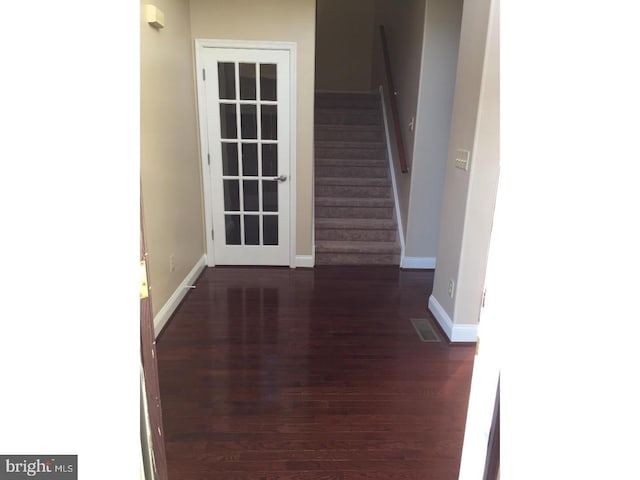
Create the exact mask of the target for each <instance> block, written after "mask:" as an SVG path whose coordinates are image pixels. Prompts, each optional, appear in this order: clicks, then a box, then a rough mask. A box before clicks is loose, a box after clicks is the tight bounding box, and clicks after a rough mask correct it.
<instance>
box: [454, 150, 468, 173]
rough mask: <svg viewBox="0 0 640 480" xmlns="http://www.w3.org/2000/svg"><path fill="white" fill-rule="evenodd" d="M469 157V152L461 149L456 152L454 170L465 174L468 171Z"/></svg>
mask: <svg viewBox="0 0 640 480" xmlns="http://www.w3.org/2000/svg"><path fill="white" fill-rule="evenodd" d="M470 157H471V152H470V151H469V150H463V149H461V148H459V149H458V150H456V168H459V169H461V170H464V171H465V172H467V171H469V158H470Z"/></svg>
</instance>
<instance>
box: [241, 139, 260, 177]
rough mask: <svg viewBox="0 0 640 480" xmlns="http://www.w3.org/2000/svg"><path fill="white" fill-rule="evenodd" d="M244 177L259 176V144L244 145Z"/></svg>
mask: <svg viewBox="0 0 640 480" xmlns="http://www.w3.org/2000/svg"><path fill="white" fill-rule="evenodd" d="M242 175H244V176H245V177H257V176H258V144H257V143H243V144H242Z"/></svg>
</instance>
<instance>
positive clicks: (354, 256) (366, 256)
mask: <svg viewBox="0 0 640 480" xmlns="http://www.w3.org/2000/svg"><path fill="white" fill-rule="evenodd" d="M315 260H316V261H315V263H316V265H395V266H398V265H399V264H400V254H386V253H383V254H376V253H373V254H372V253H317V252H316V256H315Z"/></svg>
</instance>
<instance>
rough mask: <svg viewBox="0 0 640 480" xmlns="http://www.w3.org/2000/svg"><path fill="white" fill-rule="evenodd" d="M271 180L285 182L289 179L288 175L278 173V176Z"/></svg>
mask: <svg viewBox="0 0 640 480" xmlns="http://www.w3.org/2000/svg"><path fill="white" fill-rule="evenodd" d="M269 180H273V181H276V182H284V181H285V180H287V176H286V175H278V176H277V177H271V178H270V179H269Z"/></svg>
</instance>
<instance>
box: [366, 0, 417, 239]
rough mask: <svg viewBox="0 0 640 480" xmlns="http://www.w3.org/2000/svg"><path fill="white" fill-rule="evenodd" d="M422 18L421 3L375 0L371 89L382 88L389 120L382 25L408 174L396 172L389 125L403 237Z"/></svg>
mask: <svg viewBox="0 0 640 480" xmlns="http://www.w3.org/2000/svg"><path fill="white" fill-rule="evenodd" d="M424 19H425V0H405V1H403V2H398V1H397V0H375V12H374V25H375V26H374V42H373V47H374V48H373V58H372V74H371V77H372V78H371V80H372V84H373V86H378V85H383V87H384V89H385V102H386V109H387V115H388V116H389V118H391V117H390V115H391V106H390V105H389V104H388V99H389V89H388V85H387V81H386V76H385V70H384V60H383V57H382V48H381V43H380V33H379V25H384V27H385V33H386V37H387V43H388V47H389V56H390V57H391V68H392V70H393V77H394V78H393V81H394V84H395V88H396V91H397V92H398V95H397V97H396V98H397V100H398V111H399V115H400V124H401V128H402V133H403V141H404V147H405V151H406V154H407V164H408V165H409V173H401V172H400V167H399V165H398V163H397V159H398V151H397V148H396V140H395V137H394V136H393V126H392V125H390V126H389V128H390V129H391V131H392V139H391V140H392V142H391V147H392V152H393V155H394V159H395V169H396V184H397V189H398V201H399V204H400V205H399V207H400V217H401V220H402V226H403V230H404V236H405V237H406V234H407V219H408V213H409V193H410V184H411V176H412V171H413V168H412V159H413V143H414V133H413V132H411V131H410V129H409V127H408V125H409V121H410V120H411V118H412V117H415V115H416V107H417V104H418V86H419V83H420V66H421V61H422V43H423V32H424Z"/></svg>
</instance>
